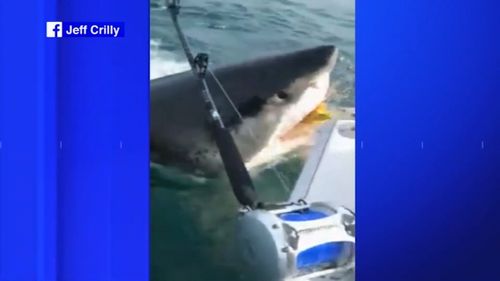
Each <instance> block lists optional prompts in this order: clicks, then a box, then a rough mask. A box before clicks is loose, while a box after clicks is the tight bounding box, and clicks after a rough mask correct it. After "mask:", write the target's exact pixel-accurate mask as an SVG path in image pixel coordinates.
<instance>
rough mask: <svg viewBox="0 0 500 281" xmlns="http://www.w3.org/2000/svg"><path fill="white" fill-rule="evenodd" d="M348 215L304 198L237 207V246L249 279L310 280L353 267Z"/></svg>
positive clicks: (350, 215) (351, 218) (351, 220)
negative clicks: (295, 201) (244, 208)
mask: <svg viewBox="0 0 500 281" xmlns="http://www.w3.org/2000/svg"><path fill="white" fill-rule="evenodd" d="M354 235H355V234H354V214H353V213H352V212H350V211H349V210H347V209H345V208H343V207H334V206H331V205H329V204H327V203H312V204H307V203H305V202H303V203H301V204H292V205H281V206H279V205H277V206H268V207H264V208H259V209H256V210H249V211H242V212H241V213H240V217H239V218H238V222H237V241H238V249H239V250H240V255H241V258H242V262H243V264H244V265H245V268H246V271H248V273H249V274H250V275H252V276H255V280H263V281H267V280H269V281H277V280H310V279H311V278H315V277H320V276H337V275H339V276H340V275H342V274H343V273H346V272H348V271H349V270H351V269H353V268H354V245H355V239H354Z"/></svg>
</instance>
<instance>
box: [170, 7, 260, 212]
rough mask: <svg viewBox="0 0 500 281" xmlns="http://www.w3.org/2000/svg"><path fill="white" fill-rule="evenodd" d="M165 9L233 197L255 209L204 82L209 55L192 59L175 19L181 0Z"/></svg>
mask: <svg viewBox="0 0 500 281" xmlns="http://www.w3.org/2000/svg"><path fill="white" fill-rule="evenodd" d="M167 9H168V11H170V15H171V17H172V22H173V23H174V27H175V29H176V31H177V35H178V37H179V39H180V41H181V44H182V48H183V49H184V53H185V55H186V57H187V60H188V62H189V65H190V67H191V71H192V72H193V74H194V75H195V76H196V77H197V78H198V82H199V84H200V93H201V97H202V98H203V101H204V103H205V105H206V109H207V114H208V120H209V126H210V128H211V131H212V135H213V137H214V140H215V143H216V145H217V147H218V148H219V154H220V157H221V159H222V163H223V164H224V169H225V170H226V174H227V176H228V178H229V182H230V183H231V186H232V188H233V192H234V195H235V197H236V199H237V200H238V202H239V203H240V204H241V205H243V206H246V207H249V208H251V209H253V208H256V207H257V205H258V204H257V193H256V192H255V187H254V185H253V183H252V179H251V178H250V175H249V173H248V170H247V168H246V167H245V163H244V162H243V159H242V157H241V154H240V152H239V150H238V148H237V146H236V143H235V142H234V139H233V137H232V136H231V133H230V132H229V130H228V129H227V128H226V126H225V125H224V122H223V121H222V118H221V116H220V113H219V110H218V109H217V105H216V103H215V101H214V99H213V96H212V94H211V92H210V89H209V88H208V84H207V81H206V79H205V76H206V72H207V68H208V58H209V57H208V54H206V53H199V54H197V55H196V56H194V57H193V54H192V53H191V50H190V48H189V45H188V44H187V41H186V37H185V36H184V33H183V32H182V29H181V27H180V25H179V22H178V19H177V16H178V15H179V10H180V0H167Z"/></svg>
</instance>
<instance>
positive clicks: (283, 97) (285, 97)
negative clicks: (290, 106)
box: [276, 91, 289, 100]
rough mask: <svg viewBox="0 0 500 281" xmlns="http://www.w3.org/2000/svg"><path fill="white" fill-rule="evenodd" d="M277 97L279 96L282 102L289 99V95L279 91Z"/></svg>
mask: <svg viewBox="0 0 500 281" xmlns="http://www.w3.org/2000/svg"><path fill="white" fill-rule="evenodd" d="M276 96H278V98H280V99H282V100H286V99H288V97H289V95H288V94H287V93H286V92H284V91H279V92H278V94H276Z"/></svg>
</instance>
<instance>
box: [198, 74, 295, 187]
mask: <svg viewBox="0 0 500 281" xmlns="http://www.w3.org/2000/svg"><path fill="white" fill-rule="evenodd" d="M207 71H208V73H210V75H212V77H213V78H214V80H215V83H217V85H218V86H219V88H220V89H221V91H222V93H224V96H225V97H226V99H227V101H228V102H229V104H230V105H231V107H232V108H233V110H234V112H236V115H238V119H239V120H240V121H241V122H242V123H243V116H242V115H241V113H240V111H239V110H238V108H237V107H236V105H235V104H234V102H233V100H232V99H231V97H230V96H229V94H228V93H227V92H226V90H225V89H224V86H222V83H221V82H220V81H219V79H218V78H217V76H215V74H214V73H213V72H212V70H210V69H207ZM246 128H247V131H248V133H249V135H250V137H251V139H252V140H253V141H254V142H255V143H257V137H256V136H255V134H254V132H253V130H252V128H250V127H246ZM271 170H272V171H273V173H274V174H275V175H276V177H277V178H278V180H279V182H280V184H281V185H282V187H283V188H284V189H285V190H286V191H288V192H290V190H291V189H290V186H289V185H288V183H287V182H286V181H285V178H284V176H283V175H282V174H281V173H280V172H279V170H278V169H277V168H276V166H275V165H271Z"/></svg>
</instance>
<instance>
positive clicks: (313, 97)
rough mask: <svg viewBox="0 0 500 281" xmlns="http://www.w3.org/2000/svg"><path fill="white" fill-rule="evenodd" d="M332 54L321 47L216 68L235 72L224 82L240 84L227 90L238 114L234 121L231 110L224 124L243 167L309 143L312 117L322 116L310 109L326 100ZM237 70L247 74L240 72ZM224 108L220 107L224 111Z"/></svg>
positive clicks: (332, 50) (316, 108)
mask: <svg viewBox="0 0 500 281" xmlns="http://www.w3.org/2000/svg"><path fill="white" fill-rule="evenodd" d="M337 57H338V51H337V49H336V48H335V47H334V46H320V47H316V48H311V49H306V50H301V51H297V52H293V53H288V54H284V55H279V56H274V57H267V58H262V59H258V60H255V61H251V62H248V63H246V64H243V65H238V71H235V67H228V68H226V69H221V70H220V71H219V73H220V74H221V76H222V77H228V76H231V75H224V72H226V71H227V72H229V73H233V74H234V73H238V76H237V77H240V78H239V79H238V78H236V77H233V78H232V80H230V81H227V82H226V84H227V85H229V88H231V87H236V86H233V85H235V84H236V83H237V84H239V86H237V87H238V88H239V89H240V90H239V92H237V94H236V95H232V96H235V97H236V100H235V101H233V103H234V104H235V105H236V107H237V109H238V111H239V115H240V116H238V118H237V121H236V122H234V121H231V120H234V116H233V115H230V116H232V118H233V119H231V118H229V119H228V125H229V126H230V128H231V129H232V135H233V137H234V139H235V142H236V144H237V146H238V148H239V150H240V152H241V154H242V156H243V158H244V160H245V161H246V164H247V167H249V168H253V167H257V166H260V165H262V164H266V163H268V162H273V161H274V160H276V159H280V158H281V156H282V155H284V154H287V153H289V152H291V151H293V150H295V149H297V148H299V147H302V146H306V145H308V144H309V143H310V141H311V136H312V133H313V132H314V130H313V129H314V128H315V127H316V126H315V125H316V124H318V122H314V121H318V120H321V119H325V116H327V114H326V112H315V111H320V110H321V109H322V106H321V105H324V102H325V100H326V99H327V96H328V94H329V88H330V73H331V71H332V70H333V68H334V66H335V63H336V60H337ZM246 67H248V68H249V69H248V70H247V69H245V68H246ZM243 69H245V70H243ZM247 71H248V72H247ZM242 72H247V73H246V74H245V76H243V77H242V76H240V75H241V73H242ZM215 75H216V76H217V74H215ZM221 84H222V85H224V83H223V82H221ZM242 85H244V86H243V87H242ZM225 88H226V87H225ZM235 91H237V90H235ZM226 93H227V91H226ZM231 98H232V99H233V97H231ZM221 103H222V104H223V102H222V101H221ZM228 110H229V112H230V109H228V108H227V107H224V112H228ZM233 110H234V109H233ZM323 110H324V109H323ZM308 117H309V118H308ZM311 121H312V122H311Z"/></svg>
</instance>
